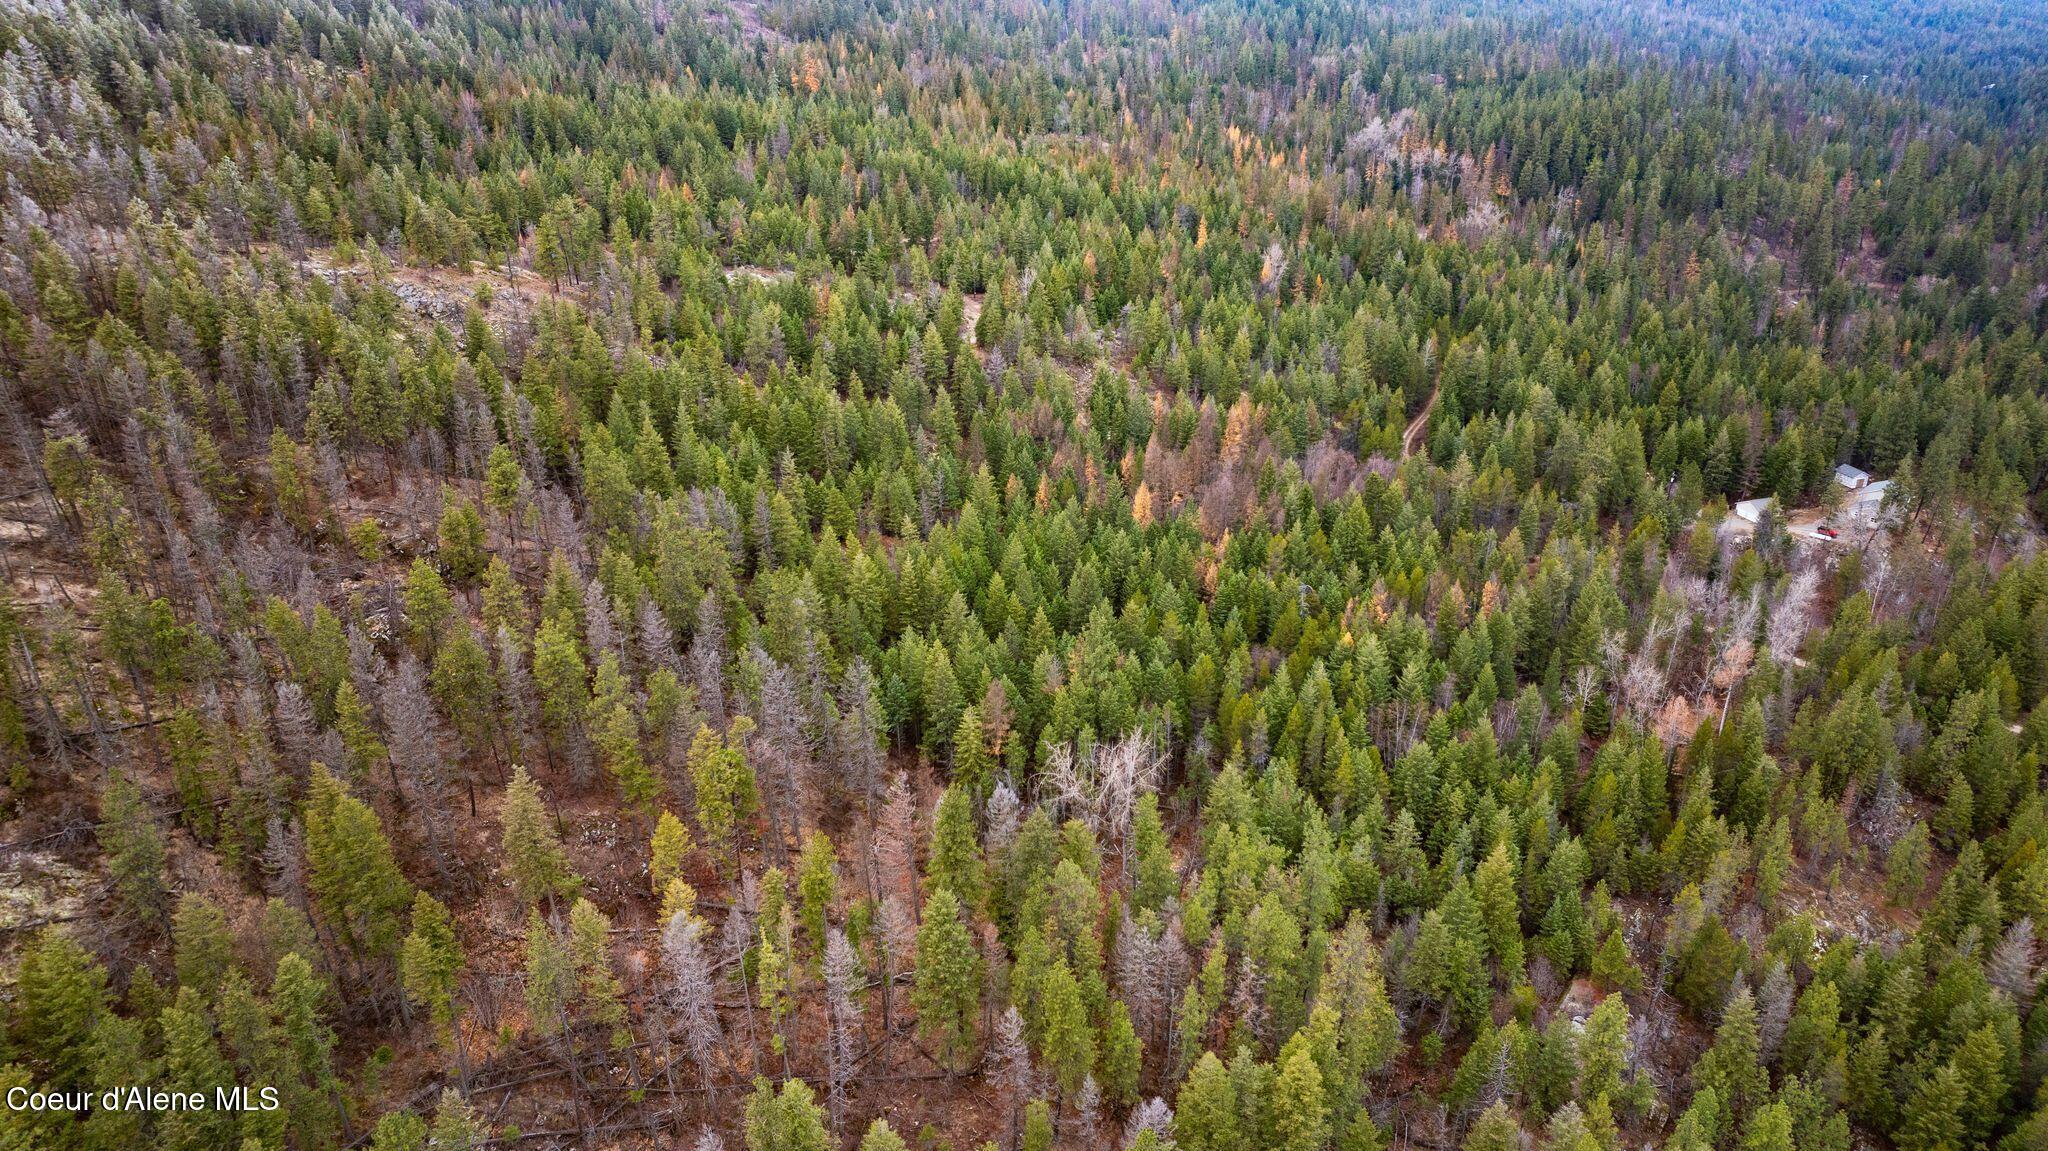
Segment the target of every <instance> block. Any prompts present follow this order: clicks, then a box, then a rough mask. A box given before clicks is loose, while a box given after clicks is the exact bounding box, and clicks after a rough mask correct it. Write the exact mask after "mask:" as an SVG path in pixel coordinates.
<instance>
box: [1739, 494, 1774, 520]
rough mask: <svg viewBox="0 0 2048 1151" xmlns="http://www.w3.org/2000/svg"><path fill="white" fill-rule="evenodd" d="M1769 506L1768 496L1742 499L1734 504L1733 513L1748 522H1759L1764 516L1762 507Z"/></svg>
mask: <svg viewBox="0 0 2048 1151" xmlns="http://www.w3.org/2000/svg"><path fill="white" fill-rule="evenodd" d="M1769 506H1771V501H1770V499H1769V498H1768V497H1766V498H1764V499H1760V500H1744V501H1742V502H1741V503H1739V504H1736V505H1735V514H1736V516H1737V517H1739V518H1741V519H1745V520H1748V521H1749V522H1750V523H1759V522H1761V521H1762V520H1763V518H1764V509H1765V508H1767V507H1769Z"/></svg>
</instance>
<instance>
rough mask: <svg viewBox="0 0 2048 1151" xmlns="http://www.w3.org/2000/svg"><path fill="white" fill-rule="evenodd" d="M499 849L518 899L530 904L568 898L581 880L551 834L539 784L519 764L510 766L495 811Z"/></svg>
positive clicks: (552, 828)
mask: <svg viewBox="0 0 2048 1151" xmlns="http://www.w3.org/2000/svg"><path fill="white" fill-rule="evenodd" d="M498 826H499V828H500V841H499V846H500V849H501V850H502V851H503V853H504V860H505V872H506V874H507V875H508V876H509V877H510V878H511V880H512V890H513V893H514V894H515V895H517V896H518V898H519V901H520V902H521V903H524V904H527V905H528V906H531V905H533V904H536V903H540V902H542V901H543V900H545V901H546V902H547V903H548V905H549V906H550V907H553V906H555V905H556V903H557V901H559V900H564V899H569V898H572V897H573V896H574V895H575V894H576V893H577V892H578V891H579V890H581V889H582V886H583V881H582V879H581V877H579V876H578V875H577V874H576V873H575V871H573V870H572V869H571V868H570V866H569V859H568V856H567V855H565V854H564V853H563V851H562V843H561V840H560V839H559V838H558V837H557V836H556V835H555V829H554V824H553V822H552V821H551V820H550V819H549V817H548V813H547V808H546V806H545V804H544V803H543V802H542V800H541V797H540V786H539V785H538V784H536V783H534V782H533V777H531V776H529V775H527V774H526V769H525V768H523V767H515V768H513V769H512V782H511V783H509V784H507V785H506V787H505V806H504V808H503V809H502V810H501V811H500V812H499V814H498Z"/></svg>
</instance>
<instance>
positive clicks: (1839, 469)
mask: <svg viewBox="0 0 2048 1151" xmlns="http://www.w3.org/2000/svg"><path fill="white" fill-rule="evenodd" d="M1835 482H1836V483H1838V484H1840V485H1842V486H1843V487H1845V488H1853V487H1856V486H1858V485H1861V484H1867V483H1869V482H1870V473H1869V472H1866V471H1864V470H1863V469H1862V468H1859V467H1855V466H1852V465H1850V464H1836V465H1835Z"/></svg>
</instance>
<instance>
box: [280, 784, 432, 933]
mask: <svg viewBox="0 0 2048 1151" xmlns="http://www.w3.org/2000/svg"><path fill="white" fill-rule="evenodd" d="M306 864H307V872H308V876H307V879H308V886H309V887H310V888H311V889H312V893H313V902H314V906H315V907H316V908H317V909H318V910H319V911H320V913H321V916H322V917H323V918H324V919H326V920H327V922H328V924H329V926H330V927H331V928H332V929H333V930H334V931H335V932H336V934H337V935H339V936H340V937H341V939H342V941H343V942H344V943H345V944H347V946H348V947H349V949H350V950H351V951H352V952H354V953H355V954H356V955H357V956H360V957H372V956H374V957H378V958H383V959H392V958H396V956H397V953H398V948H399V944H400V942H401V941H402V940H403V938H404V919H403V917H404V915H405V912H406V909H407V908H408V907H410V906H411V905H412V900H413V888H412V884H410V883H408V882H407V881H406V879H405V876H404V874H403V873H401V872H400V871H399V869H398V861H397V860H396V859H395V858H394V857H393V855H392V852H391V843H390V841H389V840H387V839H385V837H384V828H383V825H382V824H381V823H380V822H379V821H378V819H377V813H376V812H374V811H372V810H370V808H369V805H368V804H365V803H364V802H363V801H362V800H360V799H357V798H356V797H355V796H353V795H350V794H349V793H348V789H347V788H345V787H343V786H342V784H341V781H339V780H337V779H335V778H334V777H333V776H332V775H330V774H328V772H327V769H326V768H325V767H324V766H322V765H320V764H317V763H316V764H314V765H313V785H312V791H311V794H310V795H309V797H308V799H307V803H306Z"/></svg>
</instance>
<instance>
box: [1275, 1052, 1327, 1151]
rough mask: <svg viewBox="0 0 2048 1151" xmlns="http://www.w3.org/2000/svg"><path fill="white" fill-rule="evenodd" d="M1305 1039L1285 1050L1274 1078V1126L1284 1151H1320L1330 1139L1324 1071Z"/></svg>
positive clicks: (1281, 1054)
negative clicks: (1317, 1063) (1318, 1065)
mask: <svg viewBox="0 0 2048 1151" xmlns="http://www.w3.org/2000/svg"><path fill="white" fill-rule="evenodd" d="M1302 1038H1303V1037H1302V1036H1301V1035H1297V1036H1296V1037H1295V1039H1294V1040H1291V1041H1290V1042H1289V1043H1288V1045H1287V1047H1286V1048H1285V1049H1283V1050H1282V1051H1281V1053H1280V1059H1279V1074H1278V1075H1277V1076H1276V1077H1275V1079H1274V1080H1273V1129H1274V1133H1275V1134H1276V1135H1277V1136H1278V1137H1279V1144H1278V1145H1279V1146H1280V1147H1281V1148H1283V1149H1284V1151H1319V1149H1320V1148H1321V1147H1322V1146H1323V1145H1324V1144H1325V1142H1326V1141H1327V1140H1328V1138H1329V1122H1330V1115H1329V1103H1328V1101H1327V1100H1326V1098H1325V1095H1324V1085H1323V1073H1322V1071H1321V1069H1320V1068H1318V1067H1317V1066H1316V1061H1315V1056H1314V1055H1313V1054H1312V1053H1311V1052H1310V1051H1309V1047H1308V1044H1307V1043H1306V1042H1301V1041H1300V1040H1301V1039H1302Z"/></svg>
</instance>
